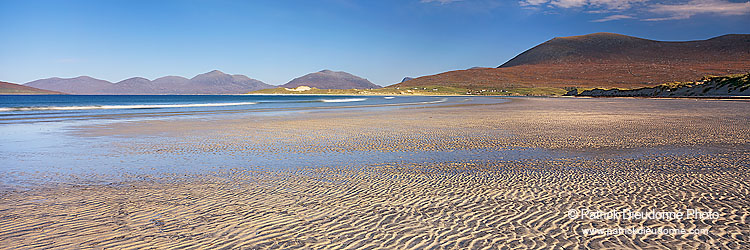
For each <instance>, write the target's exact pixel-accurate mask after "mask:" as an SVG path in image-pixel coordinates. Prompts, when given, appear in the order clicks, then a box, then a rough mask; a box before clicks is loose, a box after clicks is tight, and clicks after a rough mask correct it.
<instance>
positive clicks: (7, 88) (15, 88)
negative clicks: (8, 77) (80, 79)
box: [0, 82, 63, 95]
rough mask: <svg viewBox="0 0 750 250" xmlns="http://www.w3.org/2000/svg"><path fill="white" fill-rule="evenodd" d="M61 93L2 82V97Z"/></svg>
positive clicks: (0, 88) (0, 93)
mask: <svg viewBox="0 0 750 250" xmlns="http://www.w3.org/2000/svg"><path fill="white" fill-rule="evenodd" d="M59 94H63V93H60V92H55V91H49V90H44V89H38V88H32V87H29V86H23V85H20V84H15V83H9V82H0V95H59Z"/></svg>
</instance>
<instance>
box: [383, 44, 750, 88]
mask: <svg viewBox="0 0 750 250" xmlns="http://www.w3.org/2000/svg"><path fill="white" fill-rule="evenodd" d="M748 71H750V35H747V34H744V35H724V36H719V37H715V38H711V39H707V40H698V41H686V42H664V41H654V40H648V39H642V38H637V37H631V36H625V35H620V34H613V33H594V34H589V35H583V36H572V37H560V38H554V39H552V40H549V41H547V42H544V43H542V44H539V45H537V46H536V47H533V48H531V49H529V50H527V51H525V52H523V53H521V54H519V55H518V56H516V57H514V58H513V59H511V60H509V61H507V62H506V63H504V64H502V65H500V66H499V67H498V68H472V69H468V70H456V71H450V72H445V73H441V74H437V75H430V76H424V77H420V78H416V79H413V80H410V81H407V82H404V83H400V84H396V85H394V87H399V86H403V87H409V86H430V85H443V86H455V87H482V88H484V87H490V88H528V87H555V88H562V87H621V88H636V87H646V86H653V85H656V84H661V83H665V82H675V81H679V82H683V81H691V80H693V79H700V78H701V77H703V76H706V75H726V74H738V73H747V72H748Z"/></svg>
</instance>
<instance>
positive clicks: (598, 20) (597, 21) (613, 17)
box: [592, 15, 635, 23]
mask: <svg viewBox="0 0 750 250" xmlns="http://www.w3.org/2000/svg"><path fill="white" fill-rule="evenodd" d="M634 18H635V17H632V16H628V15H611V16H608V17H605V18H602V19H596V20H592V22H596V23H601V22H609V21H615V20H622V19H634Z"/></svg>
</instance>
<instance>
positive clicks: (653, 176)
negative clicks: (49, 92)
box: [0, 99, 750, 249]
mask: <svg viewBox="0 0 750 250" xmlns="http://www.w3.org/2000/svg"><path fill="white" fill-rule="evenodd" d="M688 102H692V100H679V101H675V102H670V101H666V100H642V101H640V102H635V101H632V100H627V99H612V100H610V99H592V100H588V99H584V100H568V99H518V100H515V101H513V102H512V103H509V104H502V105H495V106H468V107H463V106H456V107H443V108H436V109H429V108H427V109H415V110H411V109H404V110H397V111H394V112H393V113H388V114H379V113H363V114H345V115H342V114H340V113H335V114H334V113H320V114H316V115H315V116H301V117H268V118H257V117H253V118H249V119H245V120H242V119H240V120H234V121H225V122H222V123H217V122H216V121H149V122H143V123H140V122H139V123H128V124H123V125H121V127H109V128H107V129H105V130H98V129H97V128H93V129H92V130H91V131H88V132H87V134H86V136H102V135H104V134H107V133H109V135H112V134H113V133H114V134H117V135H119V136H122V137H124V138H127V137H128V136H133V138H135V139H133V142H142V143H134V144H127V143H121V144H115V143H112V144H110V145H108V146H111V147H113V148H114V149H115V150H119V151H118V152H120V153H122V154H132V155H155V156H158V157H161V156H164V157H175V156H181V155H184V154H198V155H200V154H217V155H219V156H221V157H229V156H230V155H236V156H237V157H244V155H243V153H247V152H253V153H258V152H261V153H265V154H284V153H290V152H295V153H309V152H356V151H359V152H400V151H407V152H415V153H419V152H425V151H436V152H448V151H451V150H456V149H467V148H468V149H483V150H489V151H492V150H500V149H503V148H516V147H526V148H539V149H546V150H551V151H554V152H562V153H567V154H570V155H572V157H561V158H554V159H548V158H535V157H530V158H528V159H519V160H502V159H496V160H476V159H471V157H470V156H467V157H466V159H461V160H457V161H428V162H398V163H393V162H383V163H382V164H368V165H357V164H352V165H342V166H336V167H319V166H309V167H307V168H302V169H296V170H291V171H283V170H277V171H276V170H268V169H263V168H254V166H248V167H243V168H228V169H221V168H210V167H216V166H206V168H207V169H213V170H212V171H210V172H209V171H206V172H204V173H201V174H185V173H171V174H162V175H145V174H140V175H139V174H135V175H132V176H128V177H126V178H124V180H123V181H118V182H115V183H111V184H106V185H102V184H88V185H81V184H80V183H79V184H76V183H72V184H71V183H61V184H57V185H49V186H40V187H36V188H31V189H28V190H6V191H2V193H0V248H3V249H24V248H44V249H77V248H92V249H151V248H154V249H750V184H749V183H750V150H749V147H748V138H750V121H749V120H750V114H748V113H750V108H747V105H748V104H746V103H736V102H718V101H700V102H699V103H698V104H699V105H695V104H692V105H693V106H690V105H689V104H688ZM688 111H690V112H688ZM691 112H695V113H691ZM143 133H146V134H149V133H152V134H158V135H159V136H160V137H159V138H160V139H159V140H158V141H150V142H143V141H142V140H141V139H140V138H141V137H138V136H136V135H135V134H143ZM120 141H121V140H120ZM669 150H673V151H670V153H664V152H666V151H669ZM498 152H499V151H498ZM582 208H586V209H591V210H613V209H632V210H651V209H654V210H661V211H677V210H685V209H691V208H692V209H705V210H713V211H718V212H719V213H720V217H719V218H718V219H682V220H588V219H572V218H569V217H568V211H569V210H571V209H582ZM618 227H621V228H632V227H647V228H684V229H707V230H708V233H707V234H701V235H657V234H648V235H613V236H607V235H584V234H583V230H584V229H590V228H618Z"/></svg>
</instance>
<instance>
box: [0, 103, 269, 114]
mask: <svg viewBox="0 0 750 250" xmlns="http://www.w3.org/2000/svg"><path fill="white" fill-rule="evenodd" d="M253 104H258V103H257V102H229V103H193V104H153V105H100V106H57V107H54V106H52V107H15V108H0V112H8V111H37V110H89V109H157V108H190V107H221V106H239V105H253Z"/></svg>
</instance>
